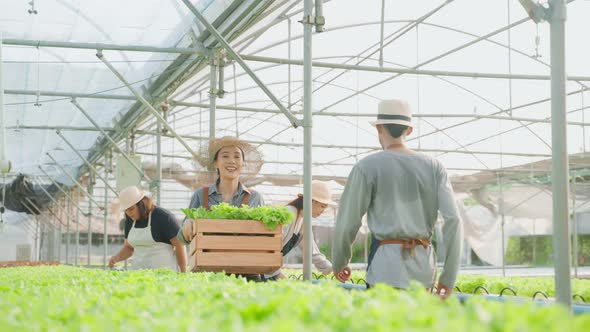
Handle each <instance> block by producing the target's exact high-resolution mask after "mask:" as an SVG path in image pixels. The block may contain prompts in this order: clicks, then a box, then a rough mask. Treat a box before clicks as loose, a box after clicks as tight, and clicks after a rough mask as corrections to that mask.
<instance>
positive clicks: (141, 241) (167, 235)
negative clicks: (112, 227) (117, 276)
mask: <svg viewBox="0 0 590 332" xmlns="http://www.w3.org/2000/svg"><path fill="white" fill-rule="evenodd" d="M119 202H120V204H121V209H122V210H124V211H125V243H124V244H123V248H121V250H119V252H118V253H117V254H116V255H114V256H112V257H111V258H110V259H109V267H113V266H115V264H117V263H118V262H120V261H123V260H126V259H128V258H129V257H132V256H133V263H132V269H134V270H136V269H160V268H166V269H171V270H174V271H181V272H186V262H187V261H186V250H185V248H184V245H182V243H180V241H178V239H177V237H176V234H177V233H178V230H179V229H180V227H179V225H178V223H177V221H176V218H175V217H174V215H173V214H172V213H170V212H169V211H168V210H165V209H163V208H161V207H158V206H155V205H154V202H153V200H152V199H151V198H150V197H148V196H147V195H146V194H145V193H144V192H143V191H142V190H140V189H138V188H137V187H135V186H132V187H127V188H125V189H123V190H122V191H121V193H120V194H119Z"/></svg>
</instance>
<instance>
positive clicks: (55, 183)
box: [37, 166, 84, 213]
mask: <svg viewBox="0 0 590 332" xmlns="http://www.w3.org/2000/svg"><path fill="white" fill-rule="evenodd" d="M37 167H38V168H39V169H40V170H41V172H43V174H45V176H46V177H48V178H49V180H50V181H51V183H53V185H54V186H56V187H57V189H59V191H61V192H62V193H63V194H64V195H65V197H66V198H67V200H68V201H69V202H70V203H72V204H73V203H74V202H73V201H72V198H71V197H70V195H68V193H66V192H65V190H64V189H63V188H62V187H61V186H60V185H59V184H58V183H57V182H56V181H55V180H54V179H53V178H52V177H51V176H49V174H47V172H45V170H44V169H43V168H42V167H41V166H37ZM76 208H77V209H78V211H80V212H82V213H84V211H82V209H81V208H80V207H79V206H78V205H77V204H76Z"/></svg>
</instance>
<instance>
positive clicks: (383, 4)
mask: <svg viewBox="0 0 590 332" xmlns="http://www.w3.org/2000/svg"><path fill="white" fill-rule="evenodd" d="M384 32H385V0H381V38H380V41H379V67H383V35H384Z"/></svg>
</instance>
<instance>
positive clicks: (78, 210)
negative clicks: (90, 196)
mask: <svg viewBox="0 0 590 332" xmlns="http://www.w3.org/2000/svg"><path fill="white" fill-rule="evenodd" d="M79 250H80V188H76V249H74V265H76V266H78V256H79V255H80V251H79Z"/></svg>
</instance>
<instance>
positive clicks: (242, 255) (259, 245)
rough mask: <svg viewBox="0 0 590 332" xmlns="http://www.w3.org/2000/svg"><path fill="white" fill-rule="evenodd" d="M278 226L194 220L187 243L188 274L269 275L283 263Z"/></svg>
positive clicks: (279, 227) (251, 222)
mask: <svg viewBox="0 0 590 332" xmlns="http://www.w3.org/2000/svg"><path fill="white" fill-rule="evenodd" d="M282 246H283V239H282V226H281V225H279V226H278V227H277V228H276V229H275V230H272V231H271V230H268V229H267V228H266V227H265V226H264V224H263V223H262V222H260V221H254V220H219V219H198V220H197V235H196V236H195V238H194V239H193V241H192V242H191V249H190V252H191V259H190V265H191V270H192V271H193V272H194V271H208V272H221V271H225V272H226V273H239V274H260V273H272V272H274V271H276V270H277V269H279V268H280V267H281V265H282V263H283V254H282V252H281V250H282Z"/></svg>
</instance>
